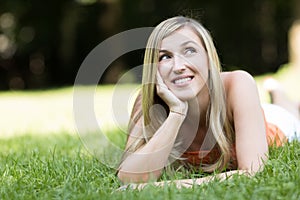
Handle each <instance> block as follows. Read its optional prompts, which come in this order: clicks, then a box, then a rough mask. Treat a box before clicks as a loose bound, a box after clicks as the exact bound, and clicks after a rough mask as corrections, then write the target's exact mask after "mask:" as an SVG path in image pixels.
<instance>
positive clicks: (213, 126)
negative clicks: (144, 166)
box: [125, 16, 233, 172]
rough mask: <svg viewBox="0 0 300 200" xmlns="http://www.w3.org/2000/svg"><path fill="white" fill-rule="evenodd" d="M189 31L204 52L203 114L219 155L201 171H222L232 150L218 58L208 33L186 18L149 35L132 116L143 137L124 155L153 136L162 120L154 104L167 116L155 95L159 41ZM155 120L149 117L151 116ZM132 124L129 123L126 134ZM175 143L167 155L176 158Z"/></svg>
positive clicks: (177, 19)
mask: <svg viewBox="0 0 300 200" xmlns="http://www.w3.org/2000/svg"><path fill="white" fill-rule="evenodd" d="M185 26H187V27H190V28H192V29H193V30H194V31H195V33H196V34H197V35H198V36H199V38H200V39H201V40H202V43H203V46H204V48H205V49H206V51H207V55H208V62H209V70H208V73H209V74H208V77H209V78H208V87H209V91H210V105H209V108H208V112H207V116H206V117H207V121H208V126H209V130H210V132H211V133H212V135H213V137H214V139H215V141H216V143H217V144H218V147H219V149H220V151H221V157H220V158H219V160H218V161H217V162H216V163H213V164H211V165H208V166H202V169H203V170H204V171H208V172H211V171H214V170H223V169H224V167H225V166H226V164H227V163H228V162H229V160H230V149H231V146H232V137H233V128H232V126H231V123H230V122H229V121H228V119H227V118H226V103H225V93H224V88H223V84H222V81H221V77H220V72H221V67H220V62H219V57H218V54H217V51H216V48H215V46H214V43H213V41H212V38H211V36H210V34H209V32H208V31H207V30H206V29H205V28H204V27H203V26H202V25H201V24H200V23H199V22H197V21H196V20H193V19H191V18H187V17H182V16H178V17H173V18H170V19H167V20H165V21H163V22H161V23H160V24H159V25H158V26H157V27H156V28H155V29H154V30H153V32H152V33H151V35H150V37H149V39H148V43H147V47H146V50H145V57H144V66H143V79H142V93H141V95H142V105H141V106H142V110H140V111H139V112H138V113H132V117H133V119H132V121H133V122H136V121H137V120H138V118H140V117H143V127H144V130H143V133H142V135H141V137H139V138H137V139H136V141H135V142H134V143H133V144H132V145H130V146H129V148H127V149H126V150H125V151H126V152H134V151H136V150H137V149H138V148H139V147H141V146H142V145H143V144H145V143H147V142H148V141H149V140H150V139H151V137H152V136H153V135H154V133H155V132H156V130H157V129H158V128H159V127H160V126H161V125H162V123H163V122H164V120H165V119H166V115H164V113H162V111H161V110H162V109H153V106H154V105H156V104H159V105H162V106H163V107H164V108H165V111H167V112H169V108H168V106H167V105H166V104H165V103H164V102H163V101H162V100H161V99H160V97H159V96H158V95H157V93H156V87H155V83H156V72H157V70H158V69H157V64H158V62H159V48H160V44H161V41H162V40H163V39H164V38H165V37H167V36H169V35H170V34H172V33H173V32H174V31H176V30H178V29H180V28H182V27H185ZM152 114H153V115H154V116H155V117H151V115H152ZM132 126H134V123H132V122H131V123H129V131H130V130H131V129H132V128H133V127H132ZM179 144H180V141H179V142H178V141H177V142H176V143H175V145H174V148H173V150H172V152H171V155H174V156H175V157H176V156H180V155H178V152H177V150H176V148H175V147H176V146H178V145H179Z"/></svg>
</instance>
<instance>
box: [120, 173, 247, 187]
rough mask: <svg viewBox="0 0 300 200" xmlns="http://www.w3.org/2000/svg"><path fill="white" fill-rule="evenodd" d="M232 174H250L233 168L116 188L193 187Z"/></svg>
mask: <svg viewBox="0 0 300 200" xmlns="http://www.w3.org/2000/svg"><path fill="white" fill-rule="evenodd" d="M234 174H238V175H246V176H249V175H250V174H249V173H248V171H246V170H234V171H228V172H223V173H220V174H216V175H212V176H206V177H203V178H196V179H181V180H170V181H160V182H153V183H141V184H134V183H133V184H128V185H124V186H121V187H120V188H119V189H118V190H125V189H127V188H130V189H138V190H142V189H144V188H145V187H146V186H148V185H154V186H158V187H162V186H164V185H172V184H174V185H175V186H176V187H177V188H182V187H184V188H190V187H193V186H194V185H201V184H203V183H209V182H210V181H212V180H215V179H217V180H219V181H223V180H227V179H229V178H231V177H232V176H233V175H234Z"/></svg>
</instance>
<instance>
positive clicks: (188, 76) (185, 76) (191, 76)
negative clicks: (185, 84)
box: [172, 75, 194, 83]
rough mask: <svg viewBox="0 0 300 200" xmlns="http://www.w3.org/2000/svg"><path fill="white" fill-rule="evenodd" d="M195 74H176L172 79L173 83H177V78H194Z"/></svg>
mask: <svg viewBox="0 0 300 200" xmlns="http://www.w3.org/2000/svg"><path fill="white" fill-rule="evenodd" d="M193 77H194V76H193V75H181V76H176V77H175V78H174V79H172V83H175V81H176V80H179V79H183V78H193Z"/></svg>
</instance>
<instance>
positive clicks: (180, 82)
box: [174, 77, 192, 84]
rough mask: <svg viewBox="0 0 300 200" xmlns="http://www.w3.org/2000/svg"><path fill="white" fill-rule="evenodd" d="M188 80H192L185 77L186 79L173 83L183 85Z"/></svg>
mask: <svg viewBox="0 0 300 200" xmlns="http://www.w3.org/2000/svg"><path fill="white" fill-rule="evenodd" d="M190 80H192V78H190V77H187V78H182V79H177V80H175V81H174V82H175V84H182V83H185V82H187V81H190Z"/></svg>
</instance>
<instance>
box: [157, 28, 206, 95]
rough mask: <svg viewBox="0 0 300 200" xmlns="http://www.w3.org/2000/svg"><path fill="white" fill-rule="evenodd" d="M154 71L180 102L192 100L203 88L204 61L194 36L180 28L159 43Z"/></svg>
mask: <svg viewBox="0 0 300 200" xmlns="http://www.w3.org/2000/svg"><path fill="white" fill-rule="evenodd" d="M158 70H159V72H160V74H161V77H162V79H163V80H164V82H165V84H166V85H167V87H168V88H169V89H170V90H171V91H172V92H173V93H174V94H175V95H176V96H177V97H178V98H179V99H181V100H190V99H192V98H195V97H196V96H197V95H198V94H199V93H200V91H201V89H202V88H203V87H204V86H205V85H206V81H207V77H208V57H207V53H206V51H205V49H204V47H203V45H202V42H201V40H200V38H199V37H198V35H197V34H196V33H195V32H194V31H193V30H192V29H191V28H189V27H183V28H181V29H179V30H177V31H175V32H174V33H172V34H171V35H169V36H168V37H165V38H164V39H163V40H162V43H161V46H160V50H159V64H158Z"/></svg>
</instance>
